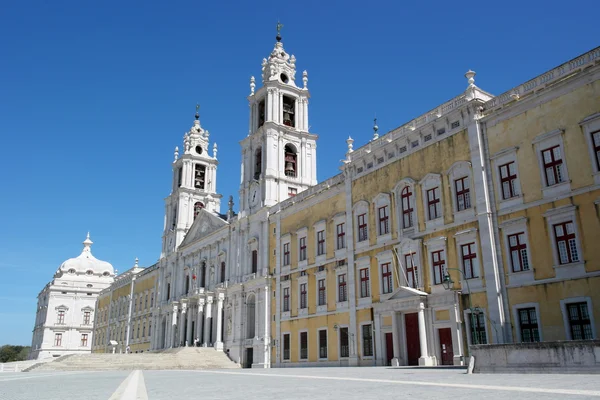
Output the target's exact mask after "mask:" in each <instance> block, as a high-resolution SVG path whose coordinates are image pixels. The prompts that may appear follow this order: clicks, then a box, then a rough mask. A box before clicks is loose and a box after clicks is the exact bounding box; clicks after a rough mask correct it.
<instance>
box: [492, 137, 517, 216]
mask: <svg viewBox="0 0 600 400" xmlns="http://www.w3.org/2000/svg"><path fill="white" fill-rule="evenodd" d="M518 150H519V148H518V147H508V148H505V149H502V150H500V151H499V152H497V153H496V154H493V155H492V156H491V160H492V168H493V169H492V171H493V176H494V182H495V187H496V192H497V199H498V206H499V208H500V209H503V208H508V207H512V206H515V205H518V204H521V203H523V197H522V196H521V182H520V180H519V166H518V162H517V151H518Z"/></svg>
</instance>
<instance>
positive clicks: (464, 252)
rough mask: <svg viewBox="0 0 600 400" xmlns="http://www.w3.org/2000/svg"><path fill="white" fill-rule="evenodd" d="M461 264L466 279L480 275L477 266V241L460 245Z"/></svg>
mask: <svg viewBox="0 0 600 400" xmlns="http://www.w3.org/2000/svg"><path fill="white" fill-rule="evenodd" d="M460 254H461V264H462V269H463V273H464V276H465V279H473V278H477V277H478V271H477V267H476V264H475V263H476V259H477V250H476V249H475V242H471V243H467V244H463V245H460Z"/></svg>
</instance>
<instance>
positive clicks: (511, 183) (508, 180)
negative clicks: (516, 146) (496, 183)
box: [498, 161, 519, 200]
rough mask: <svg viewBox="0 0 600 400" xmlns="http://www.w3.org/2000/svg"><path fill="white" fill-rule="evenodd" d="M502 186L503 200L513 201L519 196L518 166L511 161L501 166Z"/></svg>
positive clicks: (499, 168)
mask: <svg viewBox="0 0 600 400" xmlns="http://www.w3.org/2000/svg"><path fill="white" fill-rule="evenodd" d="M498 170H499V171H500V186H501V187H502V199H504V200H506V199H511V198H513V197H515V196H517V195H518V194H519V193H518V192H517V165H516V164H515V162H513V161H511V162H509V163H506V164H503V165H500V166H499V167H498Z"/></svg>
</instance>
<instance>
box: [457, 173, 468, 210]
mask: <svg viewBox="0 0 600 400" xmlns="http://www.w3.org/2000/svg"><path fill="white" fill-rule="evenodd" d="M454 189H455V190H456V211H463V210H466V209H468V208H471V194H470V193H469V177H468V176H465V177H463V178H459V179H456V180H455V181H454Z"/></svg>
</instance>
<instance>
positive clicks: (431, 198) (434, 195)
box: [427, 187, 442, 220]
mask: <svg viewBox="0 0 600 400" xmlns="http://www.w3.org/2000/svg"><path fill="white" fill-rule="evenodd" d="M441 206H442V204H441V203H440V188H439V187H435V188H433V189H429V190H428V191H427V211H428V213H429V220H432V219H436V218H439V217H441V216H442V207H441Z"/></svg>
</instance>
